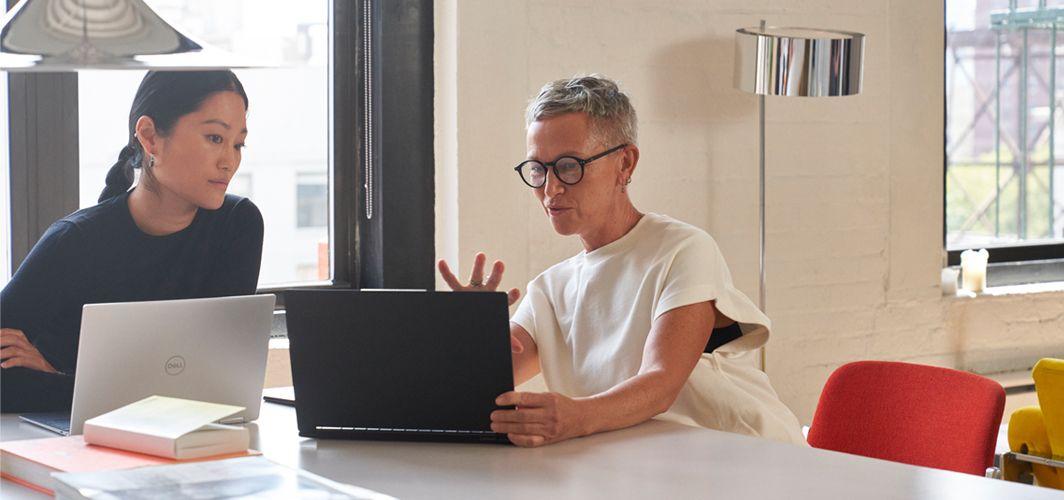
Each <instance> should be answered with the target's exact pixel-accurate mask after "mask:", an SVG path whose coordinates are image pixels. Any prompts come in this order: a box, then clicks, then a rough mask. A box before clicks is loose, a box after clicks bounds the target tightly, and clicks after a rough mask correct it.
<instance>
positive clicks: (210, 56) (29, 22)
mask: <svg viewBox="0 0 1064 500" xmlns="http://www.w3.org/2000/svg"><path fill="white" fill-rule="evenodd" d="M248 66H249V64H247V63H246V62H241V61H240V60H239V58H238V57H237V56H235V55H233V54H229V53H227V52H225V51H223V50H221V49H218V48H214V47H210V46H209V45H207V44H205V43H202V42H197V41H194V40H193V39H191V38H190V37H188V36H185V35H183V34H181V33H180V32H179V31H177V30H176V29H174V28H173V27H172V26H170V25H169V24H167V23H166V21H164V20H163V19H162V18H161V17H159V15H158V14H156V13H155V12H154V11H153V10H152V9H151V8H150V7H148V6H147V5H146V4H145V3H144V1H143V0H22V1H21V2H19V3H18V5H16V6H15V7H13V8H12V9H11V10H10V11H9V12H8V13H7V14H6V15H5V16H4V20H3V25H2V28H0V69H3V70H6V71H72V70H76V69H85V68H95V69H191V68H220V67H248Z"/></svg>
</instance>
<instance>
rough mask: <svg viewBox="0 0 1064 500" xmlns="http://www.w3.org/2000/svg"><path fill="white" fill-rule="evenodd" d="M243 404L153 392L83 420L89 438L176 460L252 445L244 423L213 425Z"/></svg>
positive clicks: (100, 443)
mask: <svg viewBox="0 0 1064 500" xmlns="http://www.w3.org/2000/svg"><path fill="white" fill-rule="evenodd" d="M243 409H244V408H242V407H239V406H230V405H223V404H217V403H206V402H203V401H191V400H188V399H179V398H169V397H164V396H151V397H148V398H145V399H142V400H140V401H137V402H136V403H132V404H129V405H126V406H123V407H121V408H119V409H117V410H114V411H111V412H108V413H105V414H103V415H100V416H98V417H96V418H92V419H89V420H87V421H85V428H84V433H85V436H84V438H85V442H86V443H89V444H95V445H99V446H107V447H111V448H118V449H122V450H128V451H133V452H137V453H144V454H147V455H154V456H158V457H165V458H172V459H176V460H188V459H194V458H201V457H209V456H213V455H221V454H224V453H235V452H239V451H244V450H247V449H248V444H249V443H250V439H251V438H250V435H249V434H248V430H247V429H245V428H243V427H236V426H231V425H221V424H214V423H212V422H215V421H217V420H221V419H223V418H225V417H228V416H230V415H232V414H234V413H237V412H240V411H242V410H243Z"/></svg>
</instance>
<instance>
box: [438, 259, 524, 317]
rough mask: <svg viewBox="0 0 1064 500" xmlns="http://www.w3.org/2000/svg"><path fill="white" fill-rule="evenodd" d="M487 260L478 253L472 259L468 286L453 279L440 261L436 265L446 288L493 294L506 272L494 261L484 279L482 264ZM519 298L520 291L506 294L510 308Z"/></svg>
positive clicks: (444, 262) (446, 267)
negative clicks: (489, 272)
mask: <svg viewBox="0 0 1064 500" xmlns="http://www.w3.org/2000/svg"><path fill="white" fill-rule="evenodd" d="M487 260H488V258H487V256H486V255H484V254H483V253H478V254H477V255H476V257H474V258H473V270H472V272H470V273H469V284H467V285H463V284H462V282H461V281H459V280H458V278H457V277H455V275H454V273H452V272H451V268H450V266H448V265H447V262H446V261H444V260H442V259H441V260H440V261H439V263H438V266H439V269H440V276H442V277H443V281H445V282H447V286H449V287H451V290H453V291H456V292H494V291H496V290H497V289H498V288H499V282H501V281H502V274H503V272H504V271H505V270H506V266H505V265H504V264H503V263H502V261H501V260H497V261H495V263H494V264H492V266H491V274H489V275H488V277H487V279H485V278H484V264H485V263H486V262H487ZM520 297H521V291H520V290H518V289H516V288H512V289H510V290H509V291H507V292H506V300H507V302H508V303H509V305H511V306H512V305H514V304H515V303H517V299H519V298H520Z"/></svg>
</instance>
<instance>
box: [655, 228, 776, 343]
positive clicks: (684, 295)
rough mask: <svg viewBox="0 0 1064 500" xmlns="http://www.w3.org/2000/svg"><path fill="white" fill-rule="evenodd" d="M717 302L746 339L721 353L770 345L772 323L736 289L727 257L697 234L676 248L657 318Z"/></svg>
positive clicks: (703, 236)
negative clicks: (669, 312)
mask: <svg viewBox="0 0 1064 500" xmlns="http://www.w3.org/2000/svg"><path fill="white" fill-rule="evenodd" d="M709 300H714V301H716V303H715V305H716V307H717V310H718V311H719V312H720V313H721V314H723V315H724V316H727V317H729V318H731V319H733V320H735V321H736V322H738V323H739V326H740V328H741V330H742V332H743V338H742V339H741V340H738V341H733V342H729V343H728V344H727V345H725V346H723V347H722V349H721V351H722V352H725V351H743V350H749V349H755V348H757V347H760V346H762V345H764V344H765V343H766V342H768V335H769V328H771V322H770V321H769V319H768V317H767V316H765V314H764V313H762V312H761V310H759V309H758V308H757V306H756V305H754V303H753V302H752V301H751V300H750V298H749V297H747V296H746V295H745V294H743V293H742V292H740V291H739V290H738V289H736V288H735V285H734V284H733V283H732V277H731V272H730V271H729V270H728V265H727V263H725V261H724V255H723V254H721V252H720V248H718V247H717V243H716V242H715V241H713V238H712V237H710V236H709V234H706V233H705V232H703V231H698V232H695V233H693V234H691V235H690V236H688V237H686V238H684V239H683V241H681V242H679V243H678V244H677V245H676V252H675V253H674V254H673V257H672V261H671V263H670V264H669V266H668V272H667V273H666V277H665V283H664V285H663V287H662V293H661V295H660V297H659V300H658V305H657V308H656V309H655V311H654V319H657V318H658V316H660V315H661V314H664V313H665V312H668V311H670V310H672V309H675V308H677V307H682V306H685V305H690V304H697V303H699V302H705V301H709Z"/></svg>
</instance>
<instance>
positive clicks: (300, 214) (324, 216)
mask: <svg viewBox="0 0 1064 500" xmlns="http://www.w3.org/2000/svg"><path fill="white" fill-rule="evenodd" d="M327 180H328V179H327V177H326V176H325V175H324V174H299V175H298V176H297V177H296V227H301V228H303V227H306V228H310V227H325V226H326V225H327V224H328V222H329V188H328V185H327V183H326V181H327Z"/></svg>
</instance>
